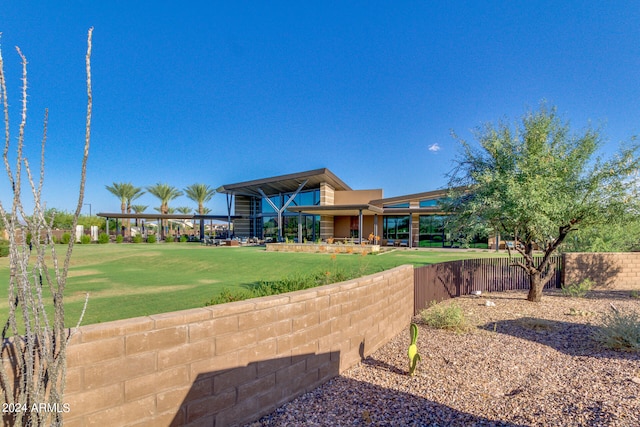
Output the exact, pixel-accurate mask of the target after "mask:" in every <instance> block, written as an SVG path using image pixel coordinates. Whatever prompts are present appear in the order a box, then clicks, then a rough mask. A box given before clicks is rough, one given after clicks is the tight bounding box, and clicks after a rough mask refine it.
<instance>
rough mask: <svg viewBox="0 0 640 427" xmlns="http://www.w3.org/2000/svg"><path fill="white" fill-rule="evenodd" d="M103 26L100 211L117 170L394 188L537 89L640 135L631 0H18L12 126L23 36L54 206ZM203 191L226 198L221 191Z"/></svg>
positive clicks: (219, 209)
mask: <svg viewBox="0 0 640 427" xmlns="http://www.w3.org/2000/svg"><path fill="white" fill-rule="evenodd" d="M91 26H93V27H94V28H95V29H94V36H93V56H92V79H93V122H92V137H91V153H90V159H89V165H88V167H89V171H88V176H87V189H86V195H85V203H91V205H92V212H93V213H96V212H99V211H100V212H117V211H119V207H120V206H119V205H120V204H119V201H118V200H117V199H116V198H115V197H114V196H112V195H111V194H110V193H108V192H107V190H106V189H105V185H111V184H112V183H114V182H132V183H133V184H134V185H137V186H141V187H145V186H149V185H153V184H155V183H158V182H163V183H168V184H170V185H174V186H176V187H177V188H184V187H186V186H188V185H190V184H193V183H200V182H202V183H207V184H209V185H211V186H213V187H214V188H216V187H218V186H220V185H223V184H231V183H235V182H240V181H246V180H251V179H258V178H263V177H267V176H273V175H280V174H286V173H293V172H299V171H305V170H309V169H315V168H320V167H327V168H329V169H330V170H332V171H333V172H334V173H335V174H336V175H338V176H339V177H341V178H342V179H343V180H344V181H345V182H346V183H347V184H349V185H350V186H351V187H352V188H354V189H369V188H383V189H384V196H385V197H392V196H398V195H402V194H410V193H416V192H421V191H428V190H433V189H437V188H441V187H443V186H444V185H445V183H446V178H445V174H446V172H448V171H449V170H450V169H451V167H452V159H453V158H454V157H455V155H456V153H457V143H456V141H455V140H454V139H453V138H452V137H451V131H455V132H456V133H457V134H458V135H460V136H462V137H464V138H466V139H472V138H473V137H472V131H473V130H474V129H475V128H477V127H478V126H481V125H482V124H484V123H486V122H493V123H495V122H497V121H499V120H502V119H505V120H508V121H512V122H513V121H515V120H517V119H519V118H520V117H522V115H523V114H524V113H525V112H526V111H527V110H529V109H532V108H533V109H535V108H537V107H538V106H539V104H540V102H541V101H542V100H546V102H547V105H550V106H556V107H557V109H558V112H559V113H560V115H561V116H562V117H563V118H564V119H565V120H567V121H569V123H570V126H571V128H572V129H573V130H574V131H576V132H579V131H581V130H584V129H585V128H586V127H587V126H589V125H591V126H593V127H597V128H601V130H602V134H603V136H604V139H605V145H604V150H605V151H606V152H613V151H614V150H615V149H616V148H617V147H618V145H619V143H620V142H622V141H629V140H630V139H631V137H632V136H634V135H637V134H638V133H639V132H640V78H639V77H640V42H639V41H640V5H639V4H638V3H637V2H631V1H630V2H625V1H616V2H601V1H575V2H555V1H553V2H552V1H548V2H547V1H528V2H511V1H505V2H475V1H468V2H460V1H452V2H425V1H421V2H405V1H399V2H396V1H388V2H375V1H374V2H348V3H346V2H329V1H323V2H309V1H302V2H293V1H292V2H282V1H273V2H271V1H270V2H266V1H265V2H258V1H253V2H164V1H154V2H142V1H141V2H132V1H121V0H116V1H109V2H90V1H65V2H48V1H32V0H25V1H20V2H18V1H5V2H2V3H1V4H0V32H2V33H3V34H2V38H1V39H0V44H1V46H2V54H3V58H4V62H5V71H6V75H7V84H8V93H9V102H10V108H11V132H12V141H15V140H16V138H17V133H18V123H19V122H18V120H19V115H18V114H19V111H18V108H19V101H20V100H19V89H20V84H21V82H20V63H19V58H18V56H17V54H16V53H15V49H14V46H19V47H20V48H21V49H22V52H23V53H24V54H25V55H26V57H27V59H28V61H29V65H28V67H29V68H28V80H29V106H28V114H29V116H28V117H29V118H28V123H27V150H28V154H29V155H30V156H31V162H32V164H35V163H37V160H38V150H39V144H40V140H41V133H42V117H43V111H44V109H45V108H49V127H48V146H47V154H46V156H47V163H46V178H45V181H46V184H45V190H44V198H45V200H46V202H47V206H48V207H55V208H58V209H65V210H69V211H71V210H72V209H73V208H74V207H75V203H76V197H77V187H78V185H77V182H78V177H79V172H80V159H81V152H82V145H83V142H84V120H85V112H86V89H85V74H84V72H85V70H84V55H85V51H86V34H87V30H88V28H89V27H91ZM0 183H1V186H0V200H2V201H3V203H6V200H7V197H8V194H9V192H8V185H7V182H6V178H5V179H3V180H2V181H0ZM137 203H139V204H146V205H149V206H150V207H149V209H148V211H153V207H154V206H158V205H159V202H158V201H157V199H155V198H153V197H152V196H150V195H145V196H143V198H141V199H139V200H138V201H137ZM171 206H174V207H177V206H192V207H195V205H194V203H193V202H191V201H189V200H188V199H186V198H184V197H183V198H180V199H176V200H175V201H174V202H173V203H172V204H171ZM208 206H209V207H210V208H212V210H213V213H225V212H226V208H225V197H224V195H216V196H214V198H213V200H212V201H211V202H210V203H209V205H208ZM83 212H84V213H88V206H85V209H84V211H83Z"/></svg>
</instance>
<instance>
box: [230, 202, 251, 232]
mask: <svg viewBox="0 0 640 427" xmlns="http://www.w3.org/2000/svg"><path fill="white" fill-rule="evenodd" d="M234 212H235V214H236V215H239V216H246V218H238V219H235V220H234V221H233V234H234V235H235V236H236V237H253V236H252V235H251V220H250V219H249V216H250V215H251V198H250V197H247V196H239V195H236V197H235V211H234Z"/></svg>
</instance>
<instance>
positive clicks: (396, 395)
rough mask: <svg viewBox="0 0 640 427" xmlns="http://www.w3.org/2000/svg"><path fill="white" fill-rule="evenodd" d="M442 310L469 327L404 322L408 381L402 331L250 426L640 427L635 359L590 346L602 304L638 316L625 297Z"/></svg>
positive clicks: (499, 299) (556, 296)
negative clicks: (415, 353)
mask: <svg viewBox="0 0 640 427" xmlns="http://www.w3.org/2000/svg"><path fill="white" fill-rule="evenodd" d="M634 296H635V294H634ZM486 301H492V302H494V303H495V306H487V305H486ZM441 304H457V305H458V306H459V307H461V308H462V309H463V311H464V313H465V315H466V317H467V319H468V324H469V327H468V329H467V331H466V332H463V333H456V332H452V331H446V330H437V329H431V328H429V327H428V326H426V325H425V324H424V323H422V321H421V319H420V318H419V317H416V318H414V321H415V322H417V323H418V324H419V337H418V347H419V349H420V353H421V355H422V361H421V362H420V363H419V365H418V369H417V372H416V374H415V376H413V377H410V376H408V375H407V371H408V358H407V355H406V351H407V346H408V344H409V332H408V325H407V332H406V333H402V334H400V335H398V336H396V337H395V338H394V339H392V340H391V341H390V342H389V343H387V344H386V345H384V346H383V347H381V348H380V349H378V350H377V351H376V352H375V353H373V354H372V355H371V356H369V357H367V358H366V359H364V360H363V361H362V362H361V363H359V364H357V365H356V366H354V367H352V368H351V369H349V370H347V371H345V372H344V373H343V374H342V375H340V376H338V377H336V378H334V379H333V380H331V381H329V382H328V383H326V384H324V385H323V386H321V387H319V388H317V389H315V390H313V391H311V392H309V393H306V394H304V395H302V396H300V397H299V398H297V399H296V400H294V401H292V402H290V403H288V404H286V405H284V406H282V407H280V408H278V409H277V410H275V411H274V412H273V413H271V414H269V415H266V416H264V417H262V418H261V419H260V420H258V421H256V422H254V423H251V424H249V425H250V426H252V427H258V426H640V353H638V352H621V351H613V350H609V349H606V348H603V346H602V345H600V344H599V343H598V342H596V341H595V340H594V339H593V333H594V330H595V329H596V328H597V327H598V325H600V324H601V318H602V314H603V313H605V312H607V311H609V310H611V304H614V305H615V307H616V308H618V309H620V310H636V311H640V299H637V298H633V297H632V296H631V294H630V292H629V291H611V290H609V291H592V292H591V293H590V294H589V295H588V296H587V297H586V298H568V297H564V296H562V295H561V294H560V293H559V292H556V291H550V292H545V294H544V296H543V300H542V302H541V303H530V302H527V301H526V293H523V292H508V293H496V294H486V295H484V294H483V295H481V296H479V297H473V296H468V297H462V298H457V299H454V300H449V301H446V302H443V303H441Z"/></svg>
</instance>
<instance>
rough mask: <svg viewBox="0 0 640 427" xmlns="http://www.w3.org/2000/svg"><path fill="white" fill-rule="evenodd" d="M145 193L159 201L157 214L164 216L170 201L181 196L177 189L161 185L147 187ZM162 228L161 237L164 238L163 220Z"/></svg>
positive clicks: (163, 222)
mask: <svg viewBox="0 0 640 427" xmlns="http://www.w3.org/2000/svg"><path fill="white" fill-rule="evenodd" d="M147 191H148V192H149V194H152V195H153V196H155V197H157V198H158V199H159V200H160V208H159V212H160V213H161V214H163V215H166V214H168V213H169V202H170V201H172V200H173V199H176V198H178V197H180V196H182V194H183V193H182V191H180V190H178V189H177V188H175V187H173V186H171V185H169V184H161V183H158V184H156V185H153V186H151V187H147ZM162 226H163V230H162V233H163V235H162V237H163V238H164V227H165V226H166V221H164V220H163V221H162Z"/></svg>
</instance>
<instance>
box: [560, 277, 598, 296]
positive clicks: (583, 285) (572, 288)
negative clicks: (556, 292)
mask: <svg viewBox="0 0 640 427" xmlns="http://www.w3.org/2000/svg"><path fill="white" fill-rule="evenodd" d="M593 285H594V283H593V280H591V279H588V278H587V279H584V280H583V281H582V282H578V283H570V284H568V285H566V286H565V285H562V295H564V296H566V297H572V298H583V297H584V296H585V295H587V293H588V292H589V291H590V290H591V289H593Z"/></svg>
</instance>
